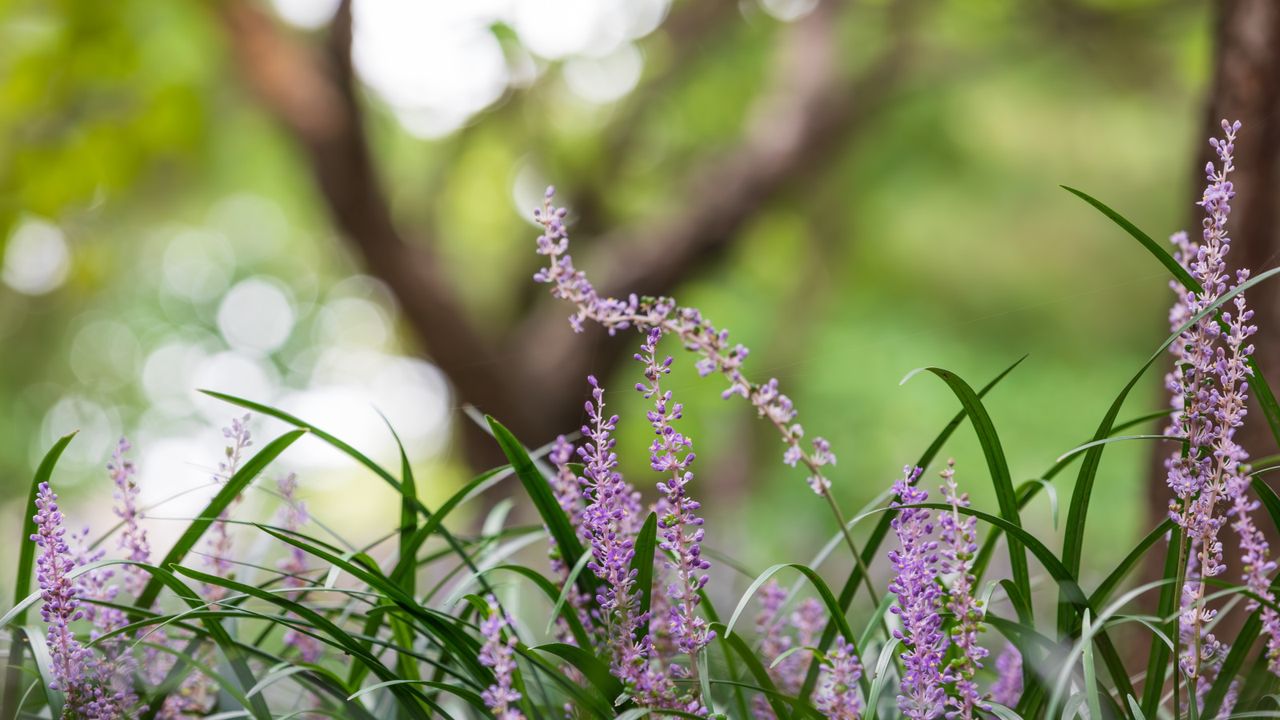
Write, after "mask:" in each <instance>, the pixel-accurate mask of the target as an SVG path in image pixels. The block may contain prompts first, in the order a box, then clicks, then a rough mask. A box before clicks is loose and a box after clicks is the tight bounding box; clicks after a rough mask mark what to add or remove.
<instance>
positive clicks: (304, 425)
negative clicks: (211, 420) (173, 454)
mask: <svg viewBox="0 0 1280 720" xmlns="http://www.w3.org/2000/svg"><path fill="white" fill-rule="evenodd" d="M200 392H202V393H204V394H205V395H208V396H209V397H212V398H216V399H218V400H222V401H223V402H226V403H230V404H232V405H235V406H237V407H242V408H244V409H246V410H251V411H253V412H255V413H258V414H260V415H266V416H267V417H273V418H275V419H277V420H279V421H281V422H284V423H287V424H289V425H292V426H294V427H296V428H299V429H301V430H306V431H307V432H309V433H310V434H312V435H314V436H315V437H317V438H319V439H320V440H322V441H324V442H325V443H328V444H329V445H330V446H331V447H333V448H334V449H336V450H338V451H339V452H341V453H343V454H344V455H346V456H347V457H349V458H351V459H352V460H355V461H356V462H357V463H360V464H361V465H363V466H364V467H366V468H368V469H369V470H370V471H371V472H372V473H373V474H374V475H377V476H378V477H379V478H380V479H381V480H382V481H383V482H385V483H387V484H388V485H390V486H391V487H392V488H393V489H394V490H395V491H396V493H397V494H399V495H400V496H401V497H402V498H403V497H404V491H403V490H402V488H401V487H400V481H399V480H397V479H396V477H395V475H392V474H391V473H390V472H388V471H387V470H386V468H384V467H382V466H381V465H379V464H378V463H376V462H374V461H373V460H372V459H371V458H369V456H367V455H365V454H364V453H362V452H360V451H359V450H357V449H355V448H354V447H352V446H351V445H348V444H347V443H345V442H343V441H342V440H339V439H338V438H337V437H335V436H334V435H332V434H330V433H327V432H325V431H324V430H322V429H320V428H318V427H316V426H315V425H312V424H311V423H308V422H306V421H305V420H302V419H301V418H298V417H295V416H293V415H290V414H289V413H287V412H284V411H283V410H279V409H276V408H273V407H271V406H269V405H263V404H262V403H256V402H254V401H252V400H246V399H244V398H240V397H236V396H235V395H228V394H226V393H220V392H216V391H213V390H201V391H200ZM411 502H412V503H413V506H414V507H415V508H417V510H418V512H419V513H421V514H422V516H423V517H424V518H428V519H429V518H430V517H431V511H430V510H428V509H427V506H426V505H423V504H422V501H421V500H418V499H416V498H415V499H414V500H412V501H411ZM439 533H440V537H442V538H444V540H445V542H446V543H448V544H449V547H450V548H451V549H452V550H453V551H454V552H455V553H456V554H457V555H458V557H459V558H461V559H462V562H464V563H466V564H467V566H468V569H470V570H471V571H472V572H476V570H477V568H476V566H475V565H474V564H473V563H472V562H471V557H470V556H469V555H467V553H466V551H465V550H464V549H463V547H462V543H460V542H458V539H457V538H456V537H454V536H453V533H451V532H449V531H448V529H446V528H443V527H441V528H440V529H439ZM484 590H485V592H491V591H492V588H490V587H487V586H486V587H485V588H484Z"/></svg>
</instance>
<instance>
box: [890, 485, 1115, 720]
mask: <svg viewBox="0 0 1280 720" xmlns="http://www.w3.org/2000/svg"><path fill="white" fill-rule="evenodd" d="M903 507H918V508H929V509H931V510H954V511H956V512H959V513H960V514H962V515H972V516H973V517H976V518H978V520H980V521H981V522H984V523H987V524H988V525H994V526H996V527H999V528H1001V529H1002V530H1003V531H1004V532H1005V533H1006V534H1008V535H1009V536H1010V537H1012V538H1014V539H1016V540H1020V541H1021V542H1022V544H1023V545H1024V546H1025V547H1026V549H1027V550H1028V551H1029V552H1030V553H1031V554H1032V555H1033V556H1035V558H1036V560H1037V561H1038V562H1039V563H1040V565H1041V566H1042V567H1043V568H1044V569H1045V571H1046V572H1048V573H1049V575H1050V577H1052V578H1053V579H1054V581H1055V582H1056V583H1057V585H1058V586H1059V587H1060V588H1061V592H1062V594H1063V596H1064V597H1066V598H1067V600H1068V602H1069V603H1070V605H1071V606H1072V608H1073V609H1074V610H1075V611H1076V612H1077V613H1080V614H1083V613H1084V611H1085V610H1088V611H1090V612H1094V613H1096V612H1097V608H1094V607H1093V606H1092V605H1091V604H1090V602H1089V599H1088V597H1086V596H1085V594H1084V591H1083V590H1082V589H1080V585H1079V584H1078V583H1077V582H1076V579H1075V576H1074V575H1072V574H1071V572H1070V571H1069V570H1068V569H1067V567H1066V566H1065V565H1064V564H1063V562H1062V561H1061V560H1059V559H1058V557H1057V555H1055V554H1054V553H1053V551H1052V550H1050V549H1049V548H1048V546H1046V545H1045V544H1044V543H1042V542H1041V541H1040V540H1039V539H1038V538H1036V536H1034V535H1032V534H1031V533H1029V532H1027V531H1026V530H1024V529H1023V528H1022V527H1021V526H1018V525H1014V524H1013V523H1011V522H1009V521H1008V520H1005V519H1004V518H1003V517H1000V516H997V515H991V514H990V513H985V512H982V511H981V510H975V509H973V508H969V507H961V508H953V507H952V506H951V505H948V504H945V503H919V504H915V505H904V506H903ZM1094 637H1095V638H1096V641H1095V642H1096V643H1097V646H1098V647H1097V650H1098V653H1099V654H1101V655H1102V660H1103V663H1104V664H1105V665H1106V666H1107V672H1108V673H1109V674H1110V675H1111V680H1112V682H1113V683H1114V684H1115V686H1116V689H1117V690H1119V692H1120V695H1121V696H1122V697H1123V696H1124V695H1125V694H1126V693H1128V694H1133V692H1134V690H1133V683H1132V682H1131V681H1130V680H1129V675H1128V673H1127V672H1126V671H1125V668H1124V663H1123V662H1122V661H1121V659H1120V654H1119V652H1117V651H1116V649H1115V645H1114V644H1112V642H1111V640H1110V638H1109V636H1108V635H1107V632H1106V630H1105V629H1102V628H1099V629H1098V630H1096V631H1095V633H1094Z"/></svg>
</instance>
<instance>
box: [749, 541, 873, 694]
mask: <svg viewBox="0 0 1280 720" xmlns="http://www.w3.org/2000/svg"><path fill="white" fill-rule="evenodd" d="M787 568H791V569H793V570H796V571H798V572H799V573H800V574H801V575H804V577H805V579H807V580H808V581H809V584H810V585H812V586H813V588H814V590H817V591H818V598H819V599H820V600H821V601H822V604H823V605H825V606H826V608H827V614H828V616H829V617H830V618H831V620H830V621H829V622H831V623H834V624H835V627H836V630H837V632H839V633H840V636H841V637H843V638H844V639H845V640H846V641H847V642H848V643H849V644H850V645H853V653H854V654H855V655H857V656H859V657H861V656H862V648H861V647H860V646H859V645H858V644H857V643H858V638H857V636H855V635H854V634H853V628H852V627H850V626H849V620H848V618H846V617H845V611H844V609H843V608H842V607H841V606H840V602H839V600H837V599H836V596H835V595H834V594H832V592H831V588H829V587H827V584H826V582H824V581H823V580H822V576H821V575H819V574H818V573H817V572H815V571H814V570H813V569H812V568H810V567H809V566H808V565H804V564H802V563H779V564H777V565H773V566H772V567H769V568H766V569H765V571H764V572H762V573H760V575H759V576H757V577H756V579H755V581H754V582H752V583H751V586H750V587H748V588H747V591H746V592H744V593H743V594H742V599H741V600H739V601H738V606H737V607H736V608H734V610H733V615H731V616H730V617H729V624H728V625H727V626H726V630H727V631H728V632H733V627H734V625H736V624H737V622H738V618H739V617H741V616H742V612H743V610H745V609H746V607H747V603H748V602H750V601H751V598H752V597H753V596H754V595H755V593H756V591H757V590H759V589H760V586H761V585H764V583H765V582H766V581H767V580H768V579H769V578H770V577H773V575H774V574H775V573H777V572H778V571H780V570H785V569H787ZM820 652H826V648H821V649H820ZM817 666H818V663H810V670H813V669H815V668H817ZM859 683H860V684H861V685H862V692H863V695H864V696H865V695H866V693H867V692H869V691H870V686H869V685H868V683H867V678H866V676H865V675H864V676H863V677H862V678H861V679H860V680H859ZM800 699H801V700H804V701H806V702H807V701H808V696H807V695H801V696H800Z"/></svg>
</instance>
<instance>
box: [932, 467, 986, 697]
mask: <svg viewBox="0 0 1280 720" xmlns="http://www.w3.org/2000/svg"><path fill="white" fill-rule="evenodd" d="M955 474H956V471H955V461H954V460H948V461H947V468H946V469H945V470H943V471H942V480H943V485H942V496H943V497H944V498H946V500H947V503H948V504H950V505H951V510H949V511H948V510H944V511H942V512H940V513H939V514H938V527H939V528H940V529H941V532H940V535H941V537H942V542H941V544H940V546H939V555H940V556H941V558H942V562H941V563H940V570H941V571H942V573H943V574H946V575H951V576H952V578H953V579H952V581H951V587H950V588H949V589H948V591H947V602H946V606H947V609H948V610H950V611H951V614H952V616H953V617H954V618H955V625H954V626H952V628H951V644H952V645H953V646H955V647H956V648H957V649H958V650H959V654H958V656H957V657H956V658H955V659H954V660H952V661H951V663H950V665H948V667H947V669H946V671H945V672H944V673H943V676H942V679H943V681H944V682H946V683H948V684H951V685H952V687H953V688H954V690H953V692H952V693H951V694H950V695H949V696H948V697H947V707H948V710H947V718H950V719H953V720H954V719H955V718H964V720H971V719H972V718H974V717H977V711H978V710H984V711H985V710H987V706H986V703H984V702H983V701H982V692H981V691H980V690H979V689H978V684H977V683H976V682H974V679H973V678H974V675H975V674H977V672H978V670H979V669H981V668H982V659H983V658H984V657H986V656H987V649H986V648H984V647H982V646H981V645H979V644H978V633H979V632H980V630H981V627H980V626H981V623H982V617H983V611H982V604H981V603H980V602H979V601H978V600H976V599H975V598H974V597H973V584H974V582H975V578H974V577H973V574H972V570H973V560H974V558H975V557H976V555H977V552H978V534H977V529H978V519H977V518H975V517H973V516H972V515H961V514H960V511H959V509H960V508H962V507H969V496H968V495H967V494H962V493H960V492H959V488H958V487H957V486H956V478H955Z"/></svg>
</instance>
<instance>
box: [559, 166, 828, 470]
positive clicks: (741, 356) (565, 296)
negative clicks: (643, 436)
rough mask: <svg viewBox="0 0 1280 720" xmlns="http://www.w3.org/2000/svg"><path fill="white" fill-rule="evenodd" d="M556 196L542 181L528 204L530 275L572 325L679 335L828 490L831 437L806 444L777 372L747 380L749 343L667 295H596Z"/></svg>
mask: <svg viewBox="0 0 1280 720" xmlns="http://www.w3.org/2000/svg"><path fill="white" fill-rule="evenodd" d="M554 197H555V188H547V192H546V197H545V201H544V203H543V206H542V208H541V209H539V210H535V211H534V218H535V219H536V220H537V221H538V223H539V224H541V225H542V228H543V232H542V235H540V236H538V240H537V251H538V254H539V255H544V256H546V258H547V261H546V262H547V266H546V267H543V268H542V269H540V270H538V272H537V273H536V274H534V280H536V281H537V282H541V283H548V284H550V285H551V294H552V295H553V296H554V297H557V298H560V299H562V300H567V301H568V302H570V303H572V304H573V305H574V306H575V308H576V312H575V313H574V314H573V315H572V316H570V318H569V324H570V325H571V326H572V327H573V329H574V331H576V332H581V331H582V329H583V327H584V323H585V322H586V321H588V320H590V321H592V322H596V323H599V324H600V325H601V326H603V327H604V328H605V329H606V330H608V331H609V334H611V335H612V334H615V333H617V332H618V331H620V330H626V329H627V328H631V327H635V328H637V329H639V330H640V331H641V332H648V331H649V330H651V329H654V328H657V329H659V330H661V331H662V332H663V333H664V334H667V335H671V336H674V337H676V338H678V339H679V340H680V342H681V343H682V344H683V345H684V347H685V349H686V350H689V351H691V352H693V353H695V354H697V355H698V356H699V360H698V361H697V364H696V367H697V370H698V374H699V375H701V376H703V377H706V376H708V375H711V374H712V373H716V372H718V373H720V374H721V375H723V376H724V377H725V379H726V380H728V382H729V386H728V388H726V389H725V391H724V392H723V396H724V397H725V398H729V397H733V396H734V395H739V396H741V397H743V398H746V399H747V400H748V401H750V403H751V404H752V405H753V406H754V407H755V408H756V411H757V412H758V413H759V415H760V417H762V418H765V419H767V420H768V421H769V422H770V423H771V424H773V425H774V426H775V427H776V428H777V429H778V433H779V434H780V435H781V437H782V442H783V445H784V446H785V449H784V452H783V460H784V461H785V462H786V463H787V464H788V465H791V466H793V467H794V466H796V465H798V464H803V465H804V466H805V467H806V468H808V471H809V474H808V482H809V486H810V487H811V488H812V489H813V491H814V492H816V493H818V494H820V495H825V494H828V493H829V492H830V487H831V481H830V480H829V479H827V477H826V474H825V471H824V470H823V468H825V467H827V466H829V465H835V463H836V456H835V454H834V453H832V451H831V445H830V443H828V442H827V441H826V440H825V439H823V438H821V437H816V438H814V439H813V441H812V442H811V443H810V447H809V448H807V449H806V447H805V445H804V443H803V440H804V427H802V426H801V425H800V424H799V423H797V422H796V421H795V420H796V409H795V406H794V405H793V404H792V402H791V399H790V398H789V397H787V396H786V395H784V394H782V393H781V392H780V391H779V389H778V381H777V379H770V380H769V381H768V382H766V383H763V384H756V383H753V382H751V381H750V380H749V379H748V378H747V376H746V374H744V373H743V371H742V364H743V362H744V361H745V360H746V359H747V355H748V350H747V348H746V347H744V346H743V345H741V344H735V345H730V343H729V332H728V331H727V330H721V329H717V328H716V327H715V326H714V325H713V324H712V323H711V322H710V321H709V320H707V319H706V318H705V317H703V316H702V313H701V312H699V311H698V310H697V309H696V308H687V307H680V306H679V305H677V304H676V303H675V301H674V300H672V299H671V298H665V297H659V298H643V299H642V298H639V297H637V296H636V295H634V294H633V295H631V296H629V297H627V298H626V299H625V300H624V299H618V298H611V297H603V296H601V295H600V294H599V293H598V292H597V291H596V288H595V286H594V285H593V284H592V283H591V281H590V280H588V279H587V276H586V274H585V273H583V272H582V271H581V270H578V269H577V268H576V267H574V264H573V257H572V256H570V255H569V253H568V250H569V234H568V230H567V228H566V227H565V217H566V216H567V215H568V211H567V210H565V209H564V208H559V207H555V206H554V205H552V204H551V201H552V199H553V198H554Z"/></svg>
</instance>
